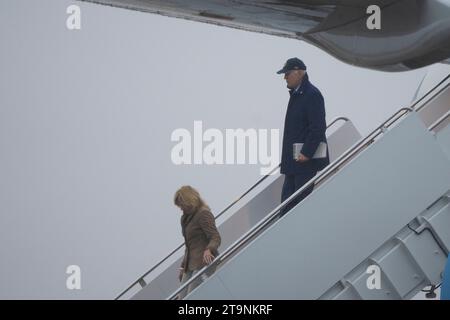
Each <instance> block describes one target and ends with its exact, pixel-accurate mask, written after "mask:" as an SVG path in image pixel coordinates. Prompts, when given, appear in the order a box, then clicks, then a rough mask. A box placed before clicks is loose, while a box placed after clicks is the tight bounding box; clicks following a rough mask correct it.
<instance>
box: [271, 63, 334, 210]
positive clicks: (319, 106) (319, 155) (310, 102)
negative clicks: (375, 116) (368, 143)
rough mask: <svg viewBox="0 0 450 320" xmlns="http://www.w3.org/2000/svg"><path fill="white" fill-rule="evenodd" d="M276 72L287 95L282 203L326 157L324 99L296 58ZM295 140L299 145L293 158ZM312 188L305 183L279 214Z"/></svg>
mask: <svg viewBox="0 0 450 320" xmlns="http://www.w3.org/2000/svg"><path fill="white" fill-rule="evenodd" d="M277 73H278V74H284V79H285V80H286V83H287V87H288V89H289V94H290V98H289V103H288V107H287V111H286V119H285V122H284V134H283V149H282V154H281V173H282V174H284V175H285V178H284V184H283V191H282V194H281V201H282V202H283V201H284V200H286V199H287V198H289V197H290V196H291V195H292V194H293V193H294V192H295V191H297V190H298V189H300V188H301V187H302V186H303V185H305V183H307V182H308V181H309V180H310V179H311V178H313V177H314V176H315V175H316V173H317V171H320V170H322V169H323V168H325V167H326V166H327V165H328V164H329V163H330V160H329V157H328V147H327V139H326V136H325V130H326V122H325V106H324V100H323V97H322V94H321V93H320V91H319V89H317V88H316V87H315V86H313V85H312V84H311V82H309V79H308V74H307V73H306V66H305V64H304V63H303V61H301V60H300V59H298V58H291V59H289V60H287V61H286V63H285V65H284V67H283V68H282V69H281V70H280V71H278V72H277ZM296 143H302V144H303V145H302V147H301V150H300V153H298V156H296V158H295V159H294V144H296ZM319 146H320V148H319ZM313 188H314V185H311V186H308V187H307V188H306V189H305V190H304V191H303V192H302V193H301V194H300V195H298V197H297V198H296V199H295V200H293V201H292V202H291V203H290V205H288V206H287V207H286V208H285V209H283V210H282V211H281V215H283V214H285V213H286V212H287V211H289V210H290V209H291V208H292V207H293V206H295V205H296V204H297V203H299V202H300V201H302V200H303V199H304V198H305V197H306V196H307V195H309V194H310V193H311V192H312V191H313Z"/></svg>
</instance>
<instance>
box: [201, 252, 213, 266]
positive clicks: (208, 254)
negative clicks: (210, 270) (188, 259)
mask: <svg viewBox="0 0 450 320" xmlns="http://www.w3.org/2000/svg"><path fill="white" fill-rule="evenodd" d="M213 260H214V256H213V255H212V253H211V250H209V249H206V250H205V252H203V262H204V263H206V264H210V263H211V262H212V261H213Z"/></svg>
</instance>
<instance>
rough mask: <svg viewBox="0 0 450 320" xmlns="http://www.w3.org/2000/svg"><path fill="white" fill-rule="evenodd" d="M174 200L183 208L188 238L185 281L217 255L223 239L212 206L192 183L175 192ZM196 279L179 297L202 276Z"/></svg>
mask: <svg viewBox="0 0 450 320" xmlns="http://www.w3.org/2000/svg"><path fill="white" fill-rule="evenodd" d="M174 203H175V205H176V206H177V207H179V208H180V209H181V210H182V212H183V215H182V216H181V232H182V234H183V237H184V241H185V253H184V257H183V261H182V263H181V267H180V272H179V279H180V281H181V284H184V283H185V282H187V281H188V280H189V279H190V278H191V277H192V276H193V275H194V274H195V273H196V272H198V271H199V270H200V269H202V268H203V267H204V266H206V265H208V264H210V263H211V262H212V261H213V260H214V258H215V257H217V255H218V254H219V252H218V248H219V245H220V241H221V239H220V234H219V232H218V231H217V227H216V223H215V219H214V216H213V215H212V213H211V209H210V208H209V207H208V206H207V205H206V203H205V202H204V201H203V199H202V198H201V197H200V194H199V193H198V191H197V190H195V189H194V188H192V187H191V186H183V187H181V188H180V189H179V190H178V191H177V192H176V193H175V196H174ZM194 282H195V283H191V284H190V285H189V286H188V287H187V290H184V292H182V293H180V295H179V297H178V298H179V299H182V298H183V297H184V296H186V295H187V294H188V293H189V292H191V291H192V290H193V289H194V288H195V287H196V286H197V285H198V284H199V283H200V282H201V280H199V281H194Z"/></svg>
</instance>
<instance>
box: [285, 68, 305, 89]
mask: <svg viewBox="0 0 450 320" xmlns="http://www.w3.org/2000/svg"><path fill="white" fill-rule="evenodd" d="M302 78H303V71H302V70H291V71H288V72H286V73H285V74H284V79H285V80H286V84H287V87H288V88H289V89H295V88H297V86H298V85H299V84H300V82H301V81H302Z"/></svg>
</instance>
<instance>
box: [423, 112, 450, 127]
mask: <svg viewBox="0 0 450 320" xmlns="http://www.w3.org/2000/svg"><path fill="white" fill-rule="evenodd" d="M448 117H450V111H447V112H446V113H445V114H444V115H443V116H442V117H440V118H439V119H437V120H436V121H435V122H434V123H433V124H432V125H431V126H430V127H429V128H428V130H430V131H433V130H434V129H435V128H436V127H437V126H438V125H440V124H441V123H443V122H444V121H445V120H447V118H448Z"/></svg>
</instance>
